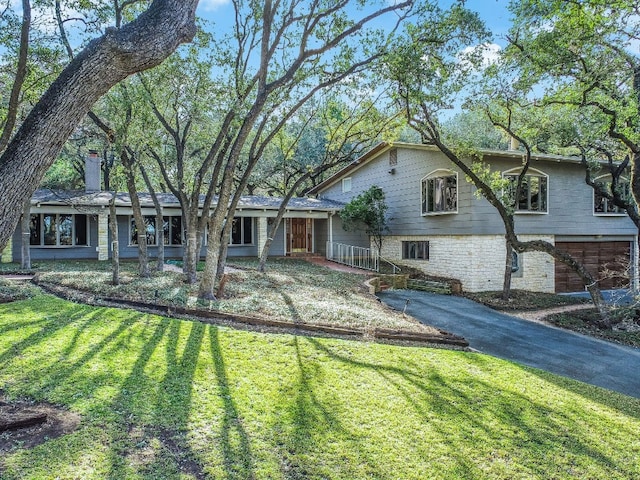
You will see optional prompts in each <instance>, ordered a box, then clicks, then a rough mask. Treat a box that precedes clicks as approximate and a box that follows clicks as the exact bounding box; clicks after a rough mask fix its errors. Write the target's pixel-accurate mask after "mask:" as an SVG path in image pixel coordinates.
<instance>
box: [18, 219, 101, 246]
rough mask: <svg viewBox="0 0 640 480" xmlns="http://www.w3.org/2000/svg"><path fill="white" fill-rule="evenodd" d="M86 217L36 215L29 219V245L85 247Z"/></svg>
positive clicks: (86, 241) (86, 239)
mask: <svg viewBox="0 0 640 480" xmlns="http://www.w3.org/2000/svg"><path fill="white" fill-rule="evenodd" d="M87 228H88V222H87V216H86V215H75V214H70V213H69V214H61V213H37V214H32V215H31V218H30V236H29V243H30V244H31V245H33V246H46V247H67V246H69V247H71V246H74V245H77V246H87V245H88V244H89V243H88V238H89V235H88V231H87Z"/></svg>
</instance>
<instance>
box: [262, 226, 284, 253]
mask: <svg viewBox="0 0 640 480" xmlns="http://www.w3.org/2000/svg"><path fill="white" fill-rule="evenodd" d="M282 223H283V224H284V221H283V222H282ZM256 224H257V225H256V245H257V247H258V249H257V250H258V257H260V255H262V249H263V248H264V244H265V243H267V235H268V234H269V225H268V223H267V218H266V217H258V218H256Z"/></svg>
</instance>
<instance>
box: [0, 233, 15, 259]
mask: <svg viewBox="0 0 640 480" xmlns="http://www.w3.org/2000/svg"><path fill="white" fill-rule="evenodd" d="M0 255H1V256H2V263H11V262H12V261H13V239H12V238H9V242H7V246H6V247H4V250H2V252H0Z"/></svg>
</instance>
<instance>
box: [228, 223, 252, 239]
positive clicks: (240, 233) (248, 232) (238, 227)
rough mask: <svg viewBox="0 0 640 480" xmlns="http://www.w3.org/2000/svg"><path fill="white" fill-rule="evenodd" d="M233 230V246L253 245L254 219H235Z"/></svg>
mask: <svg viewBox="0 0 640 480" xmlns="http://www.w3.org/2000/svg"><path fill="white" fill-rule="evenodd" d="M231 228H232V230H231V245H251V244H253V218H251V217H235V218H234V219H233V226H232V227H231Z"/></svg>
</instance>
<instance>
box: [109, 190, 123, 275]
mask: <svg viewBox="0 0 640 480" xmlns="http://www.w3.org/2000/svg"><path fill="white" fill-rule="evenodd" d="M109 230H110V231H111V273H112V275H111V283H113V284H114V285H120V242H119V241H118V217H117V216H116V195H115V193H114V194H113V196H112V197H111V200H109Z"/></svg>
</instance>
